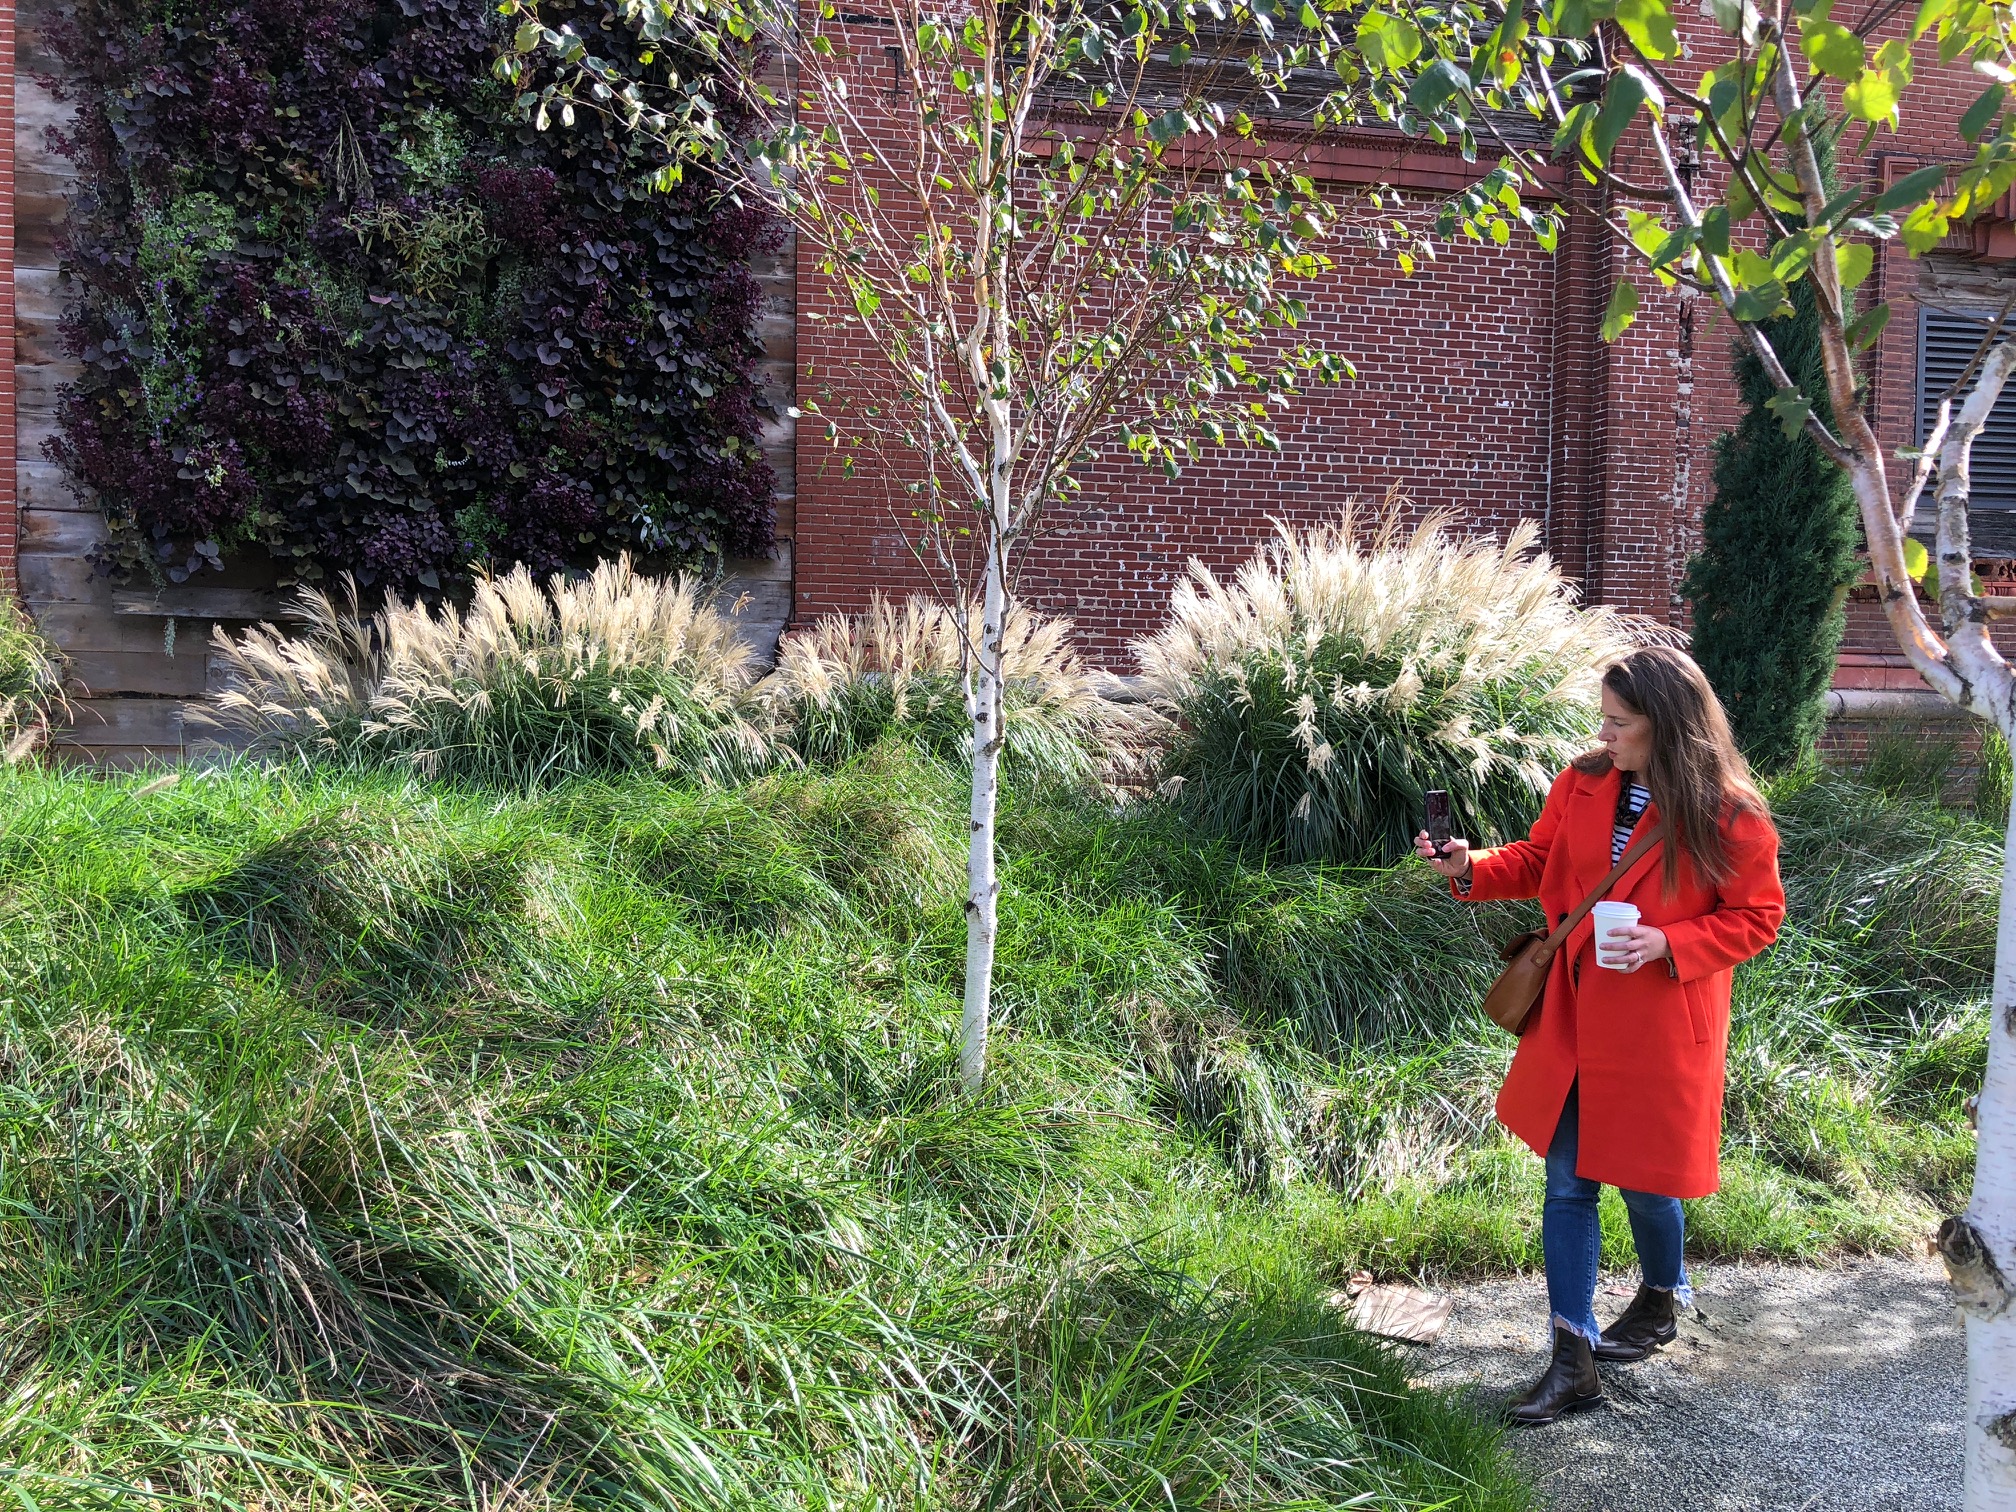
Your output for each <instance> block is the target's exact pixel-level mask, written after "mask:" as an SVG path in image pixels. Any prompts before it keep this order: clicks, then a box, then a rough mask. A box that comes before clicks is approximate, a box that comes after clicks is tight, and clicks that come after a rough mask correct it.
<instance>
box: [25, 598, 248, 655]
mask: <svg viewBox="0 0 2016 1512" xmlns="http://www.w3.org/2000/svg"><path fill="white" fill-rule="evenodd" d="M28 612H29V613H30V614H32V615H33V616H34V617H35V623H36V624H37V625H39V626H41V628H42V633H43V634H44V635H46V636H48V637H49V638H50V639H51V640H53V641H54V642H56V644H57V645H58V646H60V647H61V648H62V649H63V651H64V653H65V654H66V655H71V656H75V655H78V654H81V653H85V652H112V653H122V654H130V655H146V656H159V657H162V658H164V659H165V658H166V657H167V650H166V643H167V632H168V625H169V621H167V620H160V619H145V618H142V617H140V616H138V615H120V614H113V613H112V612H111V587H110V585H109V584H108V585H107V587H106V600H105V602H104V603H103V604H52V603H34V602H30V603H29V605H28ZM210 623H211V622H210V621H208V620H176V621H174V625H175V654H176V657H177V659H178V660H179V659H180V658H181V657H184V656H194V657H201V656H202V655H203V654H204V653H205V651H206V650H207V648H208V647H209V644H210Z"/></svg>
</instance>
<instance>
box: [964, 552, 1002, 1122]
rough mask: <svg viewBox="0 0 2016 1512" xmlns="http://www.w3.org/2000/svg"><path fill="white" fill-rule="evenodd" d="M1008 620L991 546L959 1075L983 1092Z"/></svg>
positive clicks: (974, 709) (978, 680) (996, 918)
mask: <svg viewBox="0 0 2016 1512" xmlns="http://www.w3.org/2000/svg"><path fill="white" fill-rule="evenodd" d="M1007 617H1008V591H1007V574H1006V572H1005V571H1004V570H1003V564H1002V561H1001V551H1000V548H999V546H998V544H996V543H994V542H990V543H989V547H988V551H987V584H986V591H985V595H984V597H983V599H982V602H981V610H980V644H979V645H978V647H976V648H975V650H976V653H977V654H976V657H975V660H976V661H977V663H978V665H977V667H976V669H975V676H974V688H973V702H972V705H971V713H972V717H973V796H972V805H971V808H970V809H969V811H968V817H967V825H968V830H969V834H968V836H967V850H966V1003H965V1008H964V1011H963V1012H962V1013H961V1015H960V1020H959V1078H960V1080H961V1081H962V1082H964V1083H965V1086H966V1090H967V1092H969V1093H973V1094H977V1093H978V1092H979V1091H980V1089H981V1086H982V1085H983V1084H984V1082H985V1081H986V1078H987V1021H988V1016H989V1013H990V1012H991V1007H992V1001H993V995H994V940H995V937H996V935H997V934H998V933H999V932H1000V899H1001V879H1000V877H999V876H998V875H997V874H996V871H995V865H994V814H995V810H996V809H997V808H998V807H999V799H1000V791H1001V733H1002V732H1001V717H1002V708H1003V703H1004V699H1003V697H1002V686H1001V634H1002V626H1003V623H1004V622H1005V621H1006V619H1007Z"/></svg>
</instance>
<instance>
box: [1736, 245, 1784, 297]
mask: <svg viewBox="0 0 2016 1512" xmlns="http://www.w3.org/2000/svg"><path fill="white" fill-rule="evenodd" d="M1729 272H1730V274H1731V276H1733V277H1734V278H1735V280H1736V287H1738V288H1739V289H1761V288H1762V287H1764V285H1766V284H1769V283H1776V282H1777V281H1778V275H1777V274H1776V273H1775V272H1773V271H1772V268H1771V260H1770V259H1769V258H1767V257H1765V256H1764V255H1763V254H1762V253H1760V252H1758V251H1756V250H1755V249H1754V248H1751V247H1738V248H1737V249H1736V256H1735V257H1734V258H1733V259H1732V260H1731V262H1730V264H1729Z"/></svg>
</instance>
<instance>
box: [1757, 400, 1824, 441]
mask: <svg viewBox="0 0 2016 1512" xmlns="http://www.w3.org/2000/svg"><path fill="white" fill-rule="evenodd" d="M1764 408H1766V409H1767V410H1769V411H1771V413H1772V414H1774V415H1776V416H1777V417H1778V428H1779V429H1780V430H1782V431H1784V432H1785V439H1786V440H1787V441H1797V440H1798V439H1799V432H1800V431H1802V430H1804V429H1805V428H1806V417H1807V416H1808V415H1810V414H1812V413H1813V406H1812V405H1811V404H1809V403H1807V401H1806V396H1805V395H1804V394H1802V393H1800V392H1799V390H1797V389H1796V388H1781V389H1780V390H1778V392H1777V393H1775V394H1773V395H1772V396H1771V397H1770V398H1769V399H1766V400H1765V401H1764Z"/></svg>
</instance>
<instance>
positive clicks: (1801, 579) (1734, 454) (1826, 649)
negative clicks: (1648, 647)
mask: <svg viewBox="0 0 2016 1512" xmlns="http://www.w3.org/2000/svg"><path fill="white" fill-rule="evenodd" d="M1792 303H1793V308H1794V310H1795V311H1796V313H1795V314H1793V315H1790V316H1787V317H1785V318H1784V319H1782V320H1776V321H1772V322H1771V323H1770V324H1769V325H1767V326H1766V327H1765V333H1766V334H1767V335H1768V336H1769V337H1770V338H1771V344H1772V345H1773V347H1775V348H1776V349H1777V352H1778V355H1779V358H1780V360H1781V361H1783V363H1784V365H1785V370H1786V372H1787V373H1788V374H1790V375H1791V377H1792V380H1793V382H1795V383H1796V384H1798V385H1799V389H1800V392H1801V393H1803V394H1805V395H1807V396H1808V397H1809V398H1811V399H1812V400H1813V401H1814V404H1815V408H1816V409H1817V410H1818V411H1819V412H1820V413H1822V414H1825V413H1826V405H1825V398H1826V392H1827V384H1826V375H1825V373H1824V372H1823V371H1822V368H1821V359H1820V331H1819V324H1818V317H1817V315H1816V314H1815V311H1814V306H1813V292H1812V289H1811V288H1810V287H1809V286H1808V285H1807V284H1806V283H1805V282H1804V281H1803V280H1802V281H1801V282H1799V283H1796V284H1794V285H1793V286H1792ZM1736 382H1737V386H1738V388H1739V389H1740V390H1741V392H1742V395H1743V403H1744V405H1745V406H1746V408H1745V410H1744V412H1743V418H1742V420H1741V421H1740V422H1738V424H1737V427H1736V429H1735V430H1733V431H1730V432H1728V433H1726V434H1725V435H1723V436H1722V437H1720V438H1719V440H1718V441H1717V442H1716V449H1715V497H1714V499H1713V500H1712V501H1710V503H1709V505H1708V507H1707V509H1706V510H1705V511H1704V512H1703V514H1702V517H1701V550H1700V552H1699V553H1698V554H1697V555H1696V556H1695V557H1694V559H1693V560H1692V561H1691V562H1690V563H1689V564H1688V568H1687V575H1686V578H1685V579H1684V580H1683V581H1682V584H1681V592H1682V593H1683V594H1685V595H1686V597H1687V600H1688V602H1689V603H1690V604H1692V605H1693V608H1694V644H1693V653H1694V659H1695V660H1696V661H1698V662H1699V663H1700V664H1701V669H1702V670H1703V671H1704V672H1706V673H1707V674H1708V680H1709V682H1711V683H1713V684H1714V687H1715V691H1716V693H1717V695H1719V696H1720V698H1721V700H1722V704H1723V707H1724V708H1726V709H1727V710H1728V711H1729V719H1730V723H1731V724H1732V725H1733V726H1734V727H1735V731H1736V739H1737V742H1738V743H1739V744H1740V745H1741V746H1742V748H1743V752H1744V754H1745V755H1746V756H1747V757H1749V759H1750V761H1751V763H1752V764H1753V765H1755V766H1756V767H1757V768H1759V769H1760V770H1762V771H1767V772H1778V771H1784V770H1786V769H1787V768H1789V767H1792V766H1795V765H1797V764H1798V763H1799V762H1800V761H1802V760H1803V759H1805V758H1806V756H1807V755H1808V753H1809V752H1811V750H1812V749H1813V744H1814V742H1815V741H1816V740H1817V739H1818V738H1819V735H1820V728H1821V726H1822V725H1823V724H1824V723H1825V722H1826V708H1825V702H1824V700H1825V695H1826V692H1827V688H1828V686H1829V684H1830V683H1831V682H1832V680H1833V676H1834V659H1835V654H1836V653H1837V652H1838V651H1839V650H1840V648H1841V632H1842V628H1843V626H1844V624H1845V616H1844V614H1843V612H1842V604H1843V601H1844V599H1845V596H1846V594H1847V590H1848V589H1849V588H1850V587H1851V586H1852V585H1853V584H1854V582H1855V580H1856V578H1857V577H1858V576H1859V574H1860V570H1861V569H1860V565H1859V563H1858V562H1857V559H1856V549H1857V547H1858V546H1859V545H1860V544H1861V539H1862V533H1861V526H1860V523H1859V520H1858V517H1857V513H1856V507H1855V498H1854V494H1853V492H1852V490H1851V489H1850V487H1849V484H1848V478H1847V475H1846V474H1845V473H1843V472H1842V471H1841V469H1840V468H1838V467H1836V466H1835V465H1834V464H1833V462H1831V461H1830V460H1828V458H1827V456H1826V455H1825V454H1824V453H1823V452H1822V451H1821V450H1820V447H1819V444H1818V443H1817V442H1815V441H1814V440H1813V438H1812V437H1811V436H1809V435H1807V434H1806V433H1805V432H1804V431H1801V432H1800V433H1799V434H1798V435H1796V436H1789V437H1788V436H1787V435H1786V434H1785V431H1784V429H1783V427H1782V426H1780V424H1779V423H1778V417H1777V416H1776V415H1774V414H1772V413H1771V411H1769V410H1768V409H1766V408H1765V404H1766V402H1767V401H1769V400H1770V399H1771V398H1772V397H1773V396H1774V395H1775V394H1776V393H1777V386H1776V385H1775V384H1773V383H1772V381H1771V380H1770V378H1769V377H1768V376H1766V374H1765V372H1764V365H1763V364H1762V363H1761V362H1759V361H1758V360H1757V356H1756V354H1755V353H1754V352H1752V351H1751V350H1750V349H1749V348H1748V347H1747V346H1739V347H1738V348H1737V350H1736Z"/></svg>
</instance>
